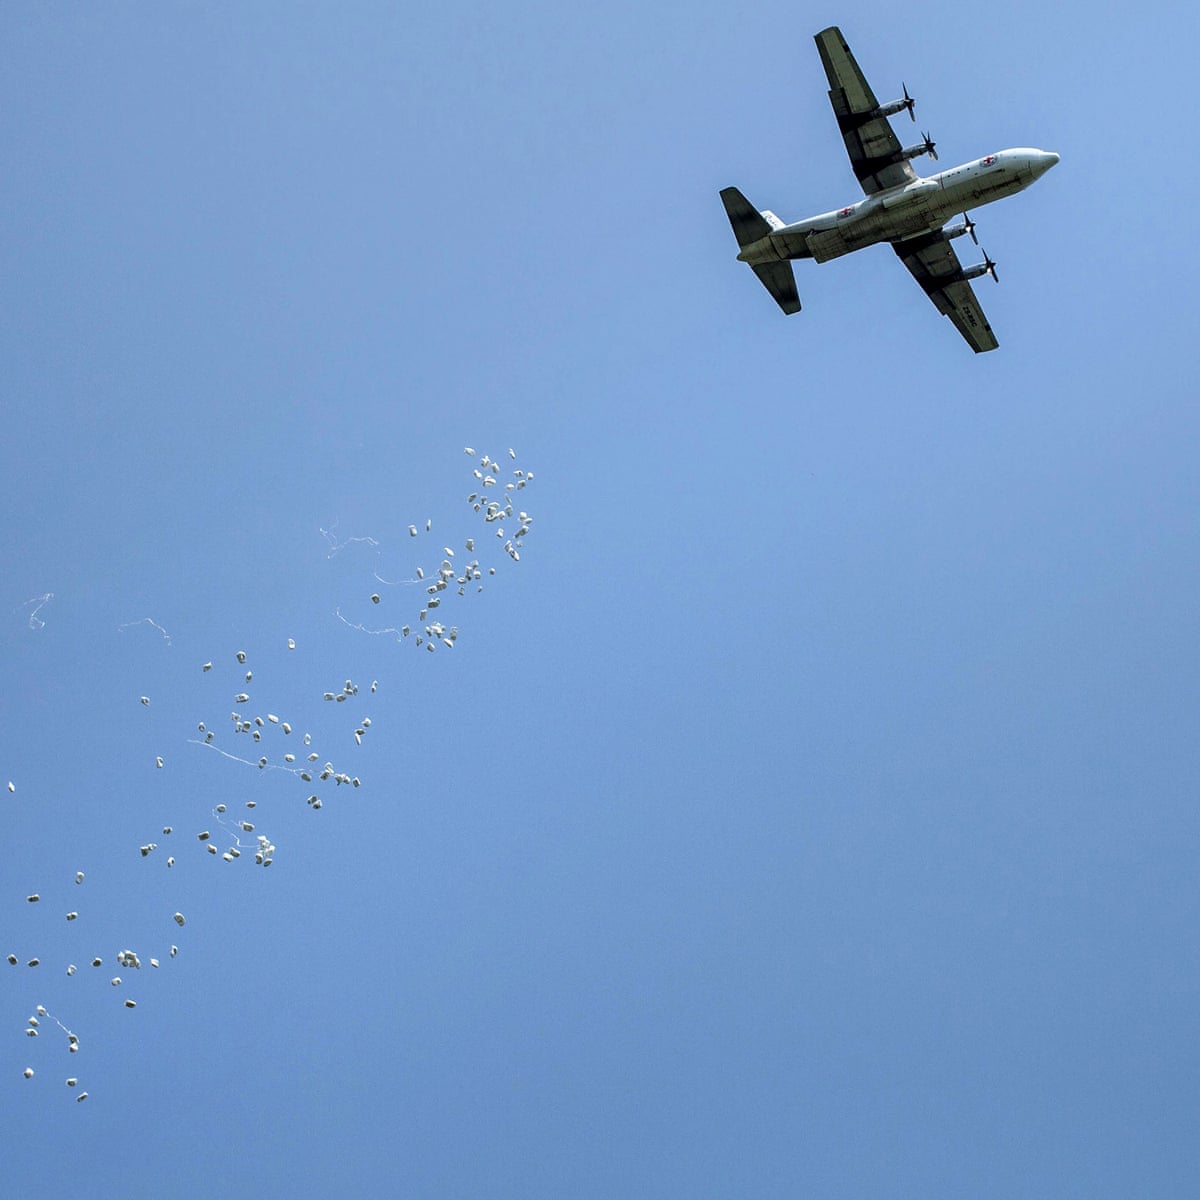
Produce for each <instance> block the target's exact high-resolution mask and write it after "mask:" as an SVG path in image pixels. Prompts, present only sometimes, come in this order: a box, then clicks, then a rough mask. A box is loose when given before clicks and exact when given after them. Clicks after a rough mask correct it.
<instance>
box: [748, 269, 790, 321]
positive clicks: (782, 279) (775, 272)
mask: <svg viewBox="0 0 1200 1200" xmlns="http://www.w3.org/2000/svg"><path fill="white" fill-rule="evenodd" d="M752 269H753V271H754V273H755V275H757V276H758V278H759V280H760V281H761V282H762V285H763V287H765V288H766V289H767V291H768V292H770V293H771V295H772V296H774V297H775V303H776V304H778V305H779V307H780V308H781V309H783V311H784V312H785V313H787V314H789V315H790V314H791V313H798V312H799V311H800V294H799V293H798V292H797V291H796V276H795V273H794V272H793V271H792V264H791V263H790V262H788V261H787V260H786V259H784V260H781V261H779V262H767V263H755V264H754V265H753V268H752Z"/></svg>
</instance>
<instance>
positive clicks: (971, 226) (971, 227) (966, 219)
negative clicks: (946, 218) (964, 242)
mask: <svg viewBox="0 0 1200 1200" xmlns="http://www.w3.org/2000/svg"><path fill="white" fill-rule="evenodd" d="M963 224H964V225H966V227H967V232H968V233H969V234H970V235H971V241H973V242H974V243H975V245H977V246H978V245H979V239H978V238H977V237H976V236H975V222H974V221H972V220H971V214H970V213H963Z"/></svg>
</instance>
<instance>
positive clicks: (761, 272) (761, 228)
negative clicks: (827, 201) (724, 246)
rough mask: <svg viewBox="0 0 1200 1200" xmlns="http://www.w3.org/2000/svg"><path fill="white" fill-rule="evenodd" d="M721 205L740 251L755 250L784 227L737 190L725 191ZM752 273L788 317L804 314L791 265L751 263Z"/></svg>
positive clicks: (722, 192)
mask: <svg viewBox="0 0 1200 1200" xmlns="http://www.w3.org/2000/svg"><path fill="white" fill-rule="evenodd" d="M721 203H722V204H724V205H725V213H726V215H727V216H728V217H729V224H730V225H732V226H733V236H734V237H735V238H737V243H738V247H739V248H740V249H743V250H744V249H745V248H746V247H747V246H752V245H753V244H754V243H755V242H758V241H761V240H762V239H763V238H765V237H766V236H767V235H768V234H769V233H771V232H773V231H774V230H776V229H780V228H782V226H783V222H782V221H781V220H780V219H779V218H778V217H777V216H776V215H775V214H774V213H773V212H765V213H762V212H759V211H758V209H756V208H755V207H754V206H753V205H752V204H751V203H750V201H749V200H747V199H746V197H745V196H743V195H742V193H741V192H739V191H738V190H737V188H734V187H728V188H724V189H722V191H721ZM751 269H752V270H753V271H754V273H755V275H757V276H758V278H759V280H760V281H761V282H762V285H763V287H765V288H766V289H767V291H768V292H770V293H771V295H772V296H774V297H775V303H776V304H778V305H779V307H780V308H781V309H783V311H784V312H785V313H797V312H799V311H800V296H799V293H798V292H797V291H796V276H795V274H794V273H793V271H792V264H791V263H790V262H787V261H786V260H779V261H775V262H762V263H751Z"/></svg>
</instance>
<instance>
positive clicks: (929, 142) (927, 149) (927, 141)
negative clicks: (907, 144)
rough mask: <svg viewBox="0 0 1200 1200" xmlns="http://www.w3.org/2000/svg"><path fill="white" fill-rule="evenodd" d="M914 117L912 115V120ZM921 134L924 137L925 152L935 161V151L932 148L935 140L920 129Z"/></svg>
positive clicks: (935, 143)
mask: <svg viewBox="0 0 1200 1200" xmlns="http://www.w3.org/2000/svg"><path fill="white" fill-rule="evenodd" d="M916 119H917V118H916V117H913V120H914V121H915V120H916ZM921 136H922V137H923V138H924V139H925V153H926V154H928V155H929V157H930V158H932V159H933V161H934V162H937V151H936V150H935V149H934V147H935V146H936V145H937V142H935V141H934V140H933V139H932V138H931V137H930V136H929V134H927V133H926V132H925V131H924V130H922V131H921Z"/></svg>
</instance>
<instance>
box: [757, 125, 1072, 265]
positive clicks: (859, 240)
mask: <svg viewBox="0 0 1200 1200" xmlns="http://www.w3.org/2000/svg"><path fill="white" fill-rule="evenodd" d="M1057 162H1058V155H1057V154H1050V153H1047V152H1046V151H1044V150H1032V149H1028V148H1023V149H1016V150H1001V151H1000V152H999V153H998V154H988V155H986V156H985V157H984V158H977V159H976V160H975V161H974V162H969V163H963V165H962V166H959V167H951V168H950V169H949V170H948V171H940V172H938V174H936V175H931V176H930V177H929V178H928V179H920V178H918V179H916V180H914V181H913V182H911V183H906V184H903V185H901V186H900V187H894V188H888V189H887V190H886V191H882V192H876V193H875V194H874V195H871V196H867V197H866V198H865V199H863V200H859V201H858V202H857V203H856V204H850V205H847V206H846V207H845V208H839V209H837V210H836V211H834V212H827V213H821V214H820V215H819V216H815V217H809V218H808V219H807V220H804V221H796V222H794V223H793V224H791V225H785V224H784V223H783V222H782V221H780V220H779V219H778V218H777V217H774V214H770V213H767V214H764V215H765V216H766V218H767V220H768V222H770V224H771V226H772V229H771V232H770V234H768V235H767V236H766V237H764V238H761V239H760V240H759V241H757V242H755V243H753V244H752V245H749V246H746V247H744V248H743V249H742V251H741V253H740V254H739V255H738V258H739V259H741V260H742V261H743V262H748V263H751V264H754V263H759V262H772V261H778V260H779V259H795V258H814V259H816V260H817V262H826V261H827V260H829V259H831V258H839V257H840V256H841V255H843V254H849V253H850V252H851V251H853V250H860V249H862V248H863V247H864V246H872V245H874V244H875V243H876V242H895V241H900V240H902V239H904V238H911V237H917V236H919V235H920V234H923V233H930V232H932V231H933V230H936V229H940V228H941V227H942V226H943V225H944V224H945V223H946V222H947V221H948V220H949V219H950V218H951V217H953V216H955V215H957V214H958V213H961V212H963V211H965V210H966V209H968V208H977V207H979V205H981V204H990V203H991V202H992V201H993V200H1000V199H1003V198H1004V197H1005V196H1011V195H1013V194H1014V193H1016V192H1019V191H1022V190H1023V189H1024V188H1027V187H1028V186H1029V185H1030V184H1031V183H1033V182H1034V180H1036V179H1037V178H1038V177H1039V176H1041V175H1043V174H1045V172H1046V171H1048V170H1049V169H1050V168H1051V167H1052V166H1054V164H1055V163H1057ZM773 217H774V219H772V218H773Z"/></svg>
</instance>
